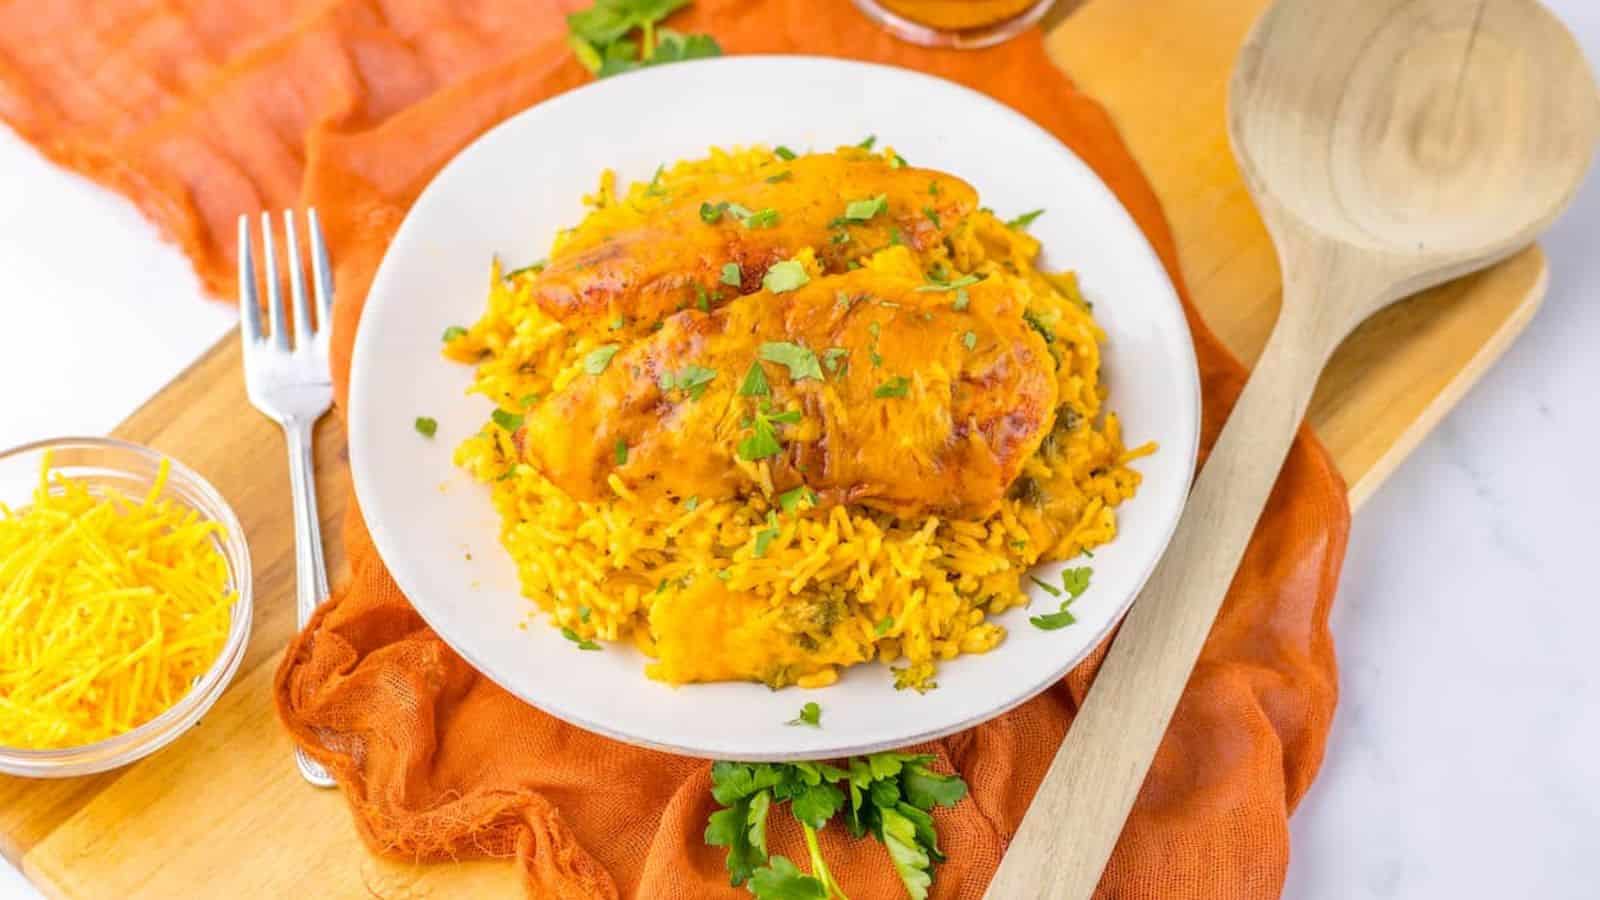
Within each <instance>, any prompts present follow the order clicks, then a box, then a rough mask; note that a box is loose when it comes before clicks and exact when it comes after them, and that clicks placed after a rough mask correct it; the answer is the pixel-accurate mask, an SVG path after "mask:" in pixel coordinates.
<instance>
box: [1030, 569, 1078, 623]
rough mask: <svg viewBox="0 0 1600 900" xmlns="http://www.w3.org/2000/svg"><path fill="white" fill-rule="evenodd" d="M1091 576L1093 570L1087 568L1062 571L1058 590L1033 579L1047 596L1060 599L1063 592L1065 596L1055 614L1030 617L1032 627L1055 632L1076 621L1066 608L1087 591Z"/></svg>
mask: <svg viewBox="0 0 1600 900" xmlns="http://www.w3.org/2000/svg"><path fill="white" fill-rule="evenodd" d="M1093 574H1094V570H1093V569H1091V568H1089V567H1088V566H1079V567H1077V568H1072V569H1062V570H1061V587H1060V589H1057V588H1056V587H1055V586H1053V585H1050V584H1046V583H1045V582H1043V581H1040V580H1039V579H1037V578H1034V579H1033V583H1034V584H1037V585H1038V586H1039V587H1041V588H1043V589H1044V591H1045V593H1047V594H1049V595H1050V596H1052V597H1060V596H1061V595H1062V593H1063V592H1065V593H1066V595H1067V596H1066V599H1064V600H1062V601H1061V606H1060V608H1059V609H1057V610H1056V611H1055V612H1053V613H1045V614H1044V615H1040V616H1030V617H1029V618H1028V621H1029V622H1030V623H1032V624H1033V627H1035V628H1037V629H1039V630H1041V631H1055V630H1057V629H1061V628H1065V627H1067V626H1068V625H1071V624H1072V623H1074V622H1076V621H1078V620H1077V617H1075V616H1073V614H1072V611H1071V610H1070V609H1068V607H1070V606H1071V605H1072V601H1074V600H1076V599H1078V598H1079V597H1080V596H1082V595H1083V592H1084V591H1086V590H1088V589H1089V576H1091V575H1093Z"/></svg>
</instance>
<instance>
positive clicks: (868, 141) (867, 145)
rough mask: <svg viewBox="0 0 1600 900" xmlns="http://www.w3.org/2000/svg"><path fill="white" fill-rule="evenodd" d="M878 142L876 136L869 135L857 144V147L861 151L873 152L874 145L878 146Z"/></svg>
mask: <svg viewBox="0 0 1600 900" xmlns="http://www.w3.org/2000/svg"><path fill="white" fill-rule="evenodd" d="M877 142H878V136H877V135H875V134H869V135H867V136H866V138H865V139H864V140H863V141H862V142H861V143H859V144H857V145H856V147H857V148H859V149H861V150H871V149H872V145H873V144H876V143H877Z"/></svg>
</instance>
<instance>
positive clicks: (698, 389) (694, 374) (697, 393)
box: [657, 365, 717, 400]
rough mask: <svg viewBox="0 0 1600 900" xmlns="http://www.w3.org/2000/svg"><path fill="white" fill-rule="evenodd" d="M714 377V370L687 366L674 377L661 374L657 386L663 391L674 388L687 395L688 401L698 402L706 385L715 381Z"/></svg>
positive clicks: (715, 372) (667, 373)
mask: <svg viewBox="0 0 1600 900" xmlns="http://www.w3.org/2000/svg"><path fill="white" fill-rule="evenodd" d="M716 377H717V370H716V369H708V368H706V367H705V366H696V365H688V366H684V367H683V368H682V369H679V370H678V373H677V374H676V375H674V374H673V373H671V372H662V373H661V377H660V379H659V380H658V381H657V384H658V385H659V386H660V388H661V389H662V390H663V391H670V390H673V389H674V388H676V389H677V390H680V391H683V392H684V393H686V394H688V395H689V399H690V400H699V399H700V397H701V396H703V395H704V394H705V392H706V385H709V384H710V383H711V382H712V381H714V380H716Z"/></svg>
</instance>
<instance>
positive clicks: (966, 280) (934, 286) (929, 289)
mask: <svg viewBox="0 0 1600 900" xmlns="http://www.w3.org/2000/svg"><path fill="white" fill-rule="evenodd" d="M987 277H988V276H986V275H963V276H961V277H960V278H957V279H956V280H955V281H944V280H935V281H929V282H928V283H927V284H922V285H918V286H917V293H919V294H932V293H938V292H940V291H956V290H960V289H961V288H964V287H971V286H972V285H975V284H977V283H978V282H980V281H982V280H983V279H984V278H987Z"/></svg>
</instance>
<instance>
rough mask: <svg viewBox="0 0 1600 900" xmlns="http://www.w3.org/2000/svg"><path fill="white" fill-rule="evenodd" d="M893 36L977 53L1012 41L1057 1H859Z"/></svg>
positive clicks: (913, 41) (863, 8) (868, 15)
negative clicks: (973, 50)
mask: <svg viewBox="0 0 1600 900" xmlns="http://www.w3.org/2000/svg"><path fill="white" fill-rule="evenodd" d="M854 2H855V5H856V8H857V9H860V10H861V11H862V12H863V13H865V14H866V15H867V17H868V18H870V19H872V20H873V21H874V22H877V23H878V24H879V25H880V26H882V27H883V28H884V29H885V30H887V31H888V32H889V33H890V34H893V35H894V36H895V37H898V38H900V39H902V40H905V41H910V42H911V43H913V44H922V45H923V46H927V47H954V48H957V49H963V50H972V49H977V48H979V47H989V46H992V45H994V44H998V43H1000V42H1001V41H1005V40H1009V39H1010V38H1012V37H1015V36H1016V35H1017V34H1019V33H1020V32H1022V31H1023V30H1024V29H1026V28H1028V27H1029V26H1031V25H1033V24H1034V23H1035V22H1038V21H1039V20H1040V19H1042V18H1044V14H1045V13H1047V12H1049V11H1050V7H1051V6H1053V5H1055V0H854Z"/></svg>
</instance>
